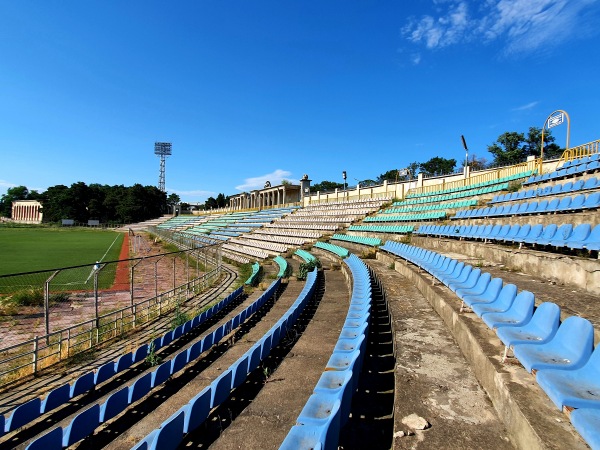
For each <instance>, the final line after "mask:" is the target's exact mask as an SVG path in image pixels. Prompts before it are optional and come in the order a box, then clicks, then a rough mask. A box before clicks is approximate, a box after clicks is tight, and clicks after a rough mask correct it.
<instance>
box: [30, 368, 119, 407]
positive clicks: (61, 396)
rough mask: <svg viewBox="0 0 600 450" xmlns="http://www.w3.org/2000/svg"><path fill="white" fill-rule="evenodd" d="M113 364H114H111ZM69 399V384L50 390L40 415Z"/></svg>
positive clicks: (43, 401)
mask: <svg viewBox="0 0 600 450" xmlns="http://www.w3.org/2000/svg"><path fill="white" fill-rule="evenodd" d="M113 364H114V363H113ZM70 399H71V386H70V385H69V383H66V384H63V385H62V386H59V387H57V388H55V389H52V390H51V391H50V392H49V393H48V395H47V396H46V398H45V399H44V400H42V403H41V405H40V413H41V414H45V413H47V412H48V411H52V410H53V409H54V408H58V407H59V406H61V405H64V404H65V403H67V402H68V401H69V400H70Z"/></svg>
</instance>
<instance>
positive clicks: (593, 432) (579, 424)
mask: <svg viewBox="0 0 600 450" xmlns="http://www.w3.org/2000/svg"><path fill="white" fill-rule="evenodd" d="M571 423H572V424H573V427H575V429H576V430H577V432H578V433H579V434H580V435H581V437H582V438H583V439H584V440H585V442H587V444H588V445H589V446H590V447H591V448H592V449H593V450H596V449H599V448H600V410H598V409H588V408H582V409H576V410H575V411H573V412H571Z"/></svg>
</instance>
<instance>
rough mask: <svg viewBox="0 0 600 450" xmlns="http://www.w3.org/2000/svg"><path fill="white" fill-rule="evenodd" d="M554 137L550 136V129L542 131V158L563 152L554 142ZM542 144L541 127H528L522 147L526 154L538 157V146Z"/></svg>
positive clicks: (551, 157) (558, 155)
mask: <svg viewBox="0 0 600 450" xmlns="http://www.w3.org/2000/svg"><path fill="white" fill-rule="evenodd" d="M555 140H556V139H555V137H554V136H552V130H546V131H544V159H546V158H547V159H553V158H558V157H560V155H562V153H563V152H564V149H562V148H560V146H559V145H557V144H556V143H555ZM541 145H542V129H541V128H537V127H529V131H528V132H527V136H526V138H525V142H524V145H523V148H524V150H525V153H526V155H527V156H535V157H537V158H539V157H540V148H541Z"/></svg>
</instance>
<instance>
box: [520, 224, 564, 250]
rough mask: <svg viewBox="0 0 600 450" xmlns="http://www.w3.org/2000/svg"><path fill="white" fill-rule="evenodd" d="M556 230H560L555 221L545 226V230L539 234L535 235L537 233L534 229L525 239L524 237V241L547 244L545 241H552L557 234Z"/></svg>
mask: <svg viewBox="0 0 600 450" xmlns="http://www.w3.org/2000/svg"><path fill="white" fill-rule="evenodd" d="M537 225H539V224H537ZM537 225H536V226H537ZM533 228H535V227H533ZM533 228H532V230H533ZM556 230H558V226H557V225H556V224H555V223H551V224H549V225H546V227H544V229H543V231H542V232H541V233H540V234H539V235H538V236H535V234H534V233H533V231H532V232H531V233H530V234H529V235H528V236H527V237H526V238H525V239H523V242H524V243H526V244H539V245H545V244H543V242H550V239H552V238H553V237H554V235H555V234H556Z"/></svg>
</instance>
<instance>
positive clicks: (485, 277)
mask: <svg viewBox="0 0 600 450" xmlns="http://www.w3.org/2000/svg"><path fill="white" fill-rule="evenodd" d="M479 272H480V276H479V277H478V278H477V281H476V283H475V285H474V286H470V287H469V286H466V284H467V283H465V286H456V287H455V288H456V289H455V291H454V292H456V295H458V297H459V298H460V299H462V298H463V297H464V296H465V295H481V294H483V293H484V292H485V289H486V288H487V286H488V284H489V283H490V281H491V279H492V275H491V274H490V273H488V272H486V273H481V270H479Z"/></svg>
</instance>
